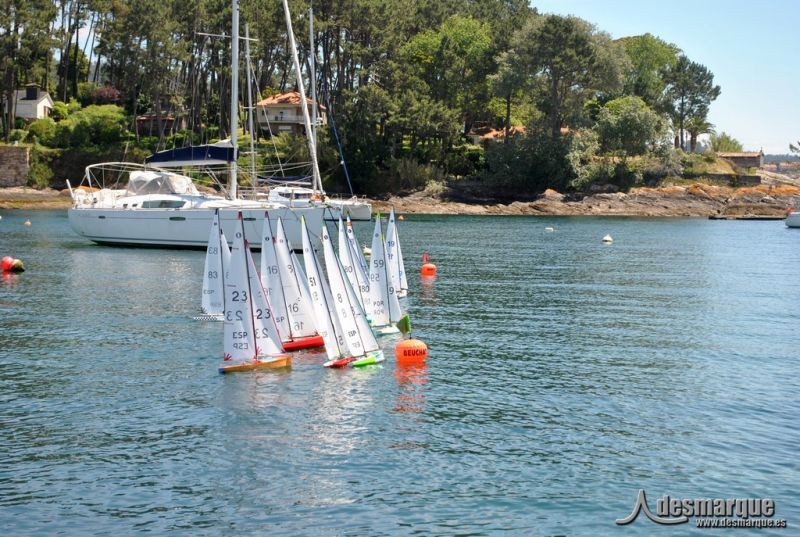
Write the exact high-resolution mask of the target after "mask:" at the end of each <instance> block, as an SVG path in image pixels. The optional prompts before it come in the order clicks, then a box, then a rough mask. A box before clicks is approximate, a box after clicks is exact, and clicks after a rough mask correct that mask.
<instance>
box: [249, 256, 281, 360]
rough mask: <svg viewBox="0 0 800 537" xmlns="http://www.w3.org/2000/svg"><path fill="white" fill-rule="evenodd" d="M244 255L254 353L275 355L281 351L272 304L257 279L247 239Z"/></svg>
mask: <svg viewBox="0 0 800 537" xmlns="http://www.w3.org/2000/svg"><path fill="white" fill-rule="evenodd" d="M244 244H245V247H244V255H245V259H246V261H247V279H248V285H249V291H250V306H251V308H252V311H251V317H252V319H253V327H254V329H253V333H254V334H255V342H256V354H257V355H258V356H277V355H280V354H282V353H283V346H282V345H281V337H280V333H279V331H278V325H277V323H276V322H275V315H273V312H272V306H271V305H270V302H269V299H268V298H267V295H266V293H265V292H264V288H263V287H261V281H260V280H259V279H258V273H257V272H256V264H255V262H254V261H253V254H252V253H250V247H249V245H248V243H247V241H244Z"/></svg>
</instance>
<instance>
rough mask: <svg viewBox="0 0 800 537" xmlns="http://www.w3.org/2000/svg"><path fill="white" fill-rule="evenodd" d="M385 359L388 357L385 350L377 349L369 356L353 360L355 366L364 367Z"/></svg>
mask: <svg viewBox="0 0 800 537" xmlns="http://www.w3.org/2000/svg"><path fill="white" fill-rule="evenodd" d="M385 359H386V357H384V355H383V351H376V352H371V353H369V354H368V355H367V356H365V357H364V358H361V359H360V360H356V361H355V362H353V364H352V365H353V367H364V366H365V365H373V364H379V363H381V362H383V361H384V360H385Z"/></svg>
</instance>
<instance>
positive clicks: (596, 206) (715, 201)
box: [0, 183, 800, 219]
mask: <svg viewBox="0 0 800 537" xmlns="http://www.w3.org/2000/svg"><path fill="white" fill-rule="evenodd" d="M368 201H369V202H370V203H372V209H373V212H388V211H389V209H390V208H392V207H394V209H395V212H397V213H398V214H434V215H436V214H450V215H508V216H513V215H517V216H645V217H665V218H668V217H672V218H681V217H684V218H685V217H698V218H702V217H705V218H714V217H716V218H723V219H724V218H736V217H741V218H773V219H774V218H782V217H785V215H786V209H787V207H789V206H791V205H792V204H796V203H798V201H800V186H796V185H787V184H771V185H769V184H762V185H758V186H755V187H742V188H736V189H734V188H731V187H727V186H717V185H710V184H705V183H693V184H690V185H687V186H674V185H673V186H664V187H658V188H648V187H640V188H633V189H631V190H630V191H629V192H627V193H623V192H613V193H597V194H590V195H586V196H583V197H577V196H567V195H564V194H561V193H558V192H556V191H554V190H547V191H545V192H544V194H542V195H540V196H539V197H538V198H536V199H533V200H530V201H507V200H497V199H490V198H489V199H487V198H480V197H478V196H474V195H470V194H468V193H465V192H457V191H452V190H451V191H445V192H441V193H431V192H427V191H421V192H415V193H413V194H409V195H406V196H398V195H394V196H391V197H389V198H387V199H382V200H381V199H368ZM71 206H72V200H71V198H70V196H69V193H68V192H66V191H58V190H53V189H45V190H36V189H32V188H28V187H13V188H3V189H0V209H4V210H14V209H20V210H52V209H68V208H70V207H71Z"/></svg>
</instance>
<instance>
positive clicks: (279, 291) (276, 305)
mask: <svg viewBox="0 0 800 537" xmlns="http://www.w3.org/2000/svg"><path fill="white" fill-rule="evenodd" d="M261 241H262V242H261V285H262V286H263V287H264V291H265V292H266V294H267V297H268V298H269V301H270V304H271V305H272V308H273V312H274V315H275V321H276V323H277V324H278V332H279V333H280V335H281V341H282V343H283V348H284V350H286V351H296V350H300V349H309V348H313V347H321V346H323V345H324V341H323V339H322V337H320V336H319V335H318V334H317V333H316V329H315V327H314V323H313V320H312V319H311V317H310V315H309V312H310V311H311V306H310V304H309V303H308V301H307V300H306V298H305V297H304V296H303V290H302V288H301V286H300V283H299V280H298V277H297V269H296V265H295V263H294V260H293V259H292V257H291V255H290V246H289V241H288V240H287V239H286V235H285V233H284V231H283V222H282V221H281V219H280V218H278V221H277V224H276V226H275V229H274V230H273V227H272V221H271V219H270V217H269V214H266V215H264V231H263V233H262V235H261Z"/></svg>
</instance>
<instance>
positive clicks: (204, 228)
mask: <svg viewBox="0 0 800 537" xmlns="http://www.w3.org/2000/svg"><path fill="white" fill-rule="evenodd" d="M237 212H238V209H230V210H225V209H220V225H221V226H222V229H223V231H224V233H225V236H226V237H233V236H234V226H235V224H236V215H237ZM264 212H265V209H264V208H252V209H242V213H243V216H244V226H245V233H246V235H247V236H248V237H254V238H255V237H260V236H261V230H262V228H263V226H264ZM322 212H323V211H322V208H321V207H305V208H299V207H297V208H292V209H289V208H283V209H269V214H270V218H271V219H272V218H275V219H277V218H278V217H279V216H280V217H281V218H282V219H283V224H284V227H285V230H286V235H287V238H288V239H289V241H290V242H291V243H292V247H293V248H296V249H300V248H301V246H302V238H301V235H300V217H301V216H303V217H305V220H306V225H307V226H308V228H309V231H310V232H311V233H312V234H314V236H319V234H320V233H321V230H322ZM68 216H69V223H70V225H71V226H72V229H73V230H74V231H75V232H76V233H77V234H78V235H80V236H82V237H85V238H87V239H89V240H91V241H94V242H97V243H100V244H115V245H132V246H158V247H164V248H200V249H204V248H206V246H207V245H208V230H209V229H210V227H211V219H212V217H213V216H214V209H213V208H197V209H111V208H106V209H102V208H77V209H76V208H72V209H69V211H68ZM251 246H252V247H254V248H260V246H261V244H260V241H256V240H254V241H253V242H252V243H251Z"/></svg>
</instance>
